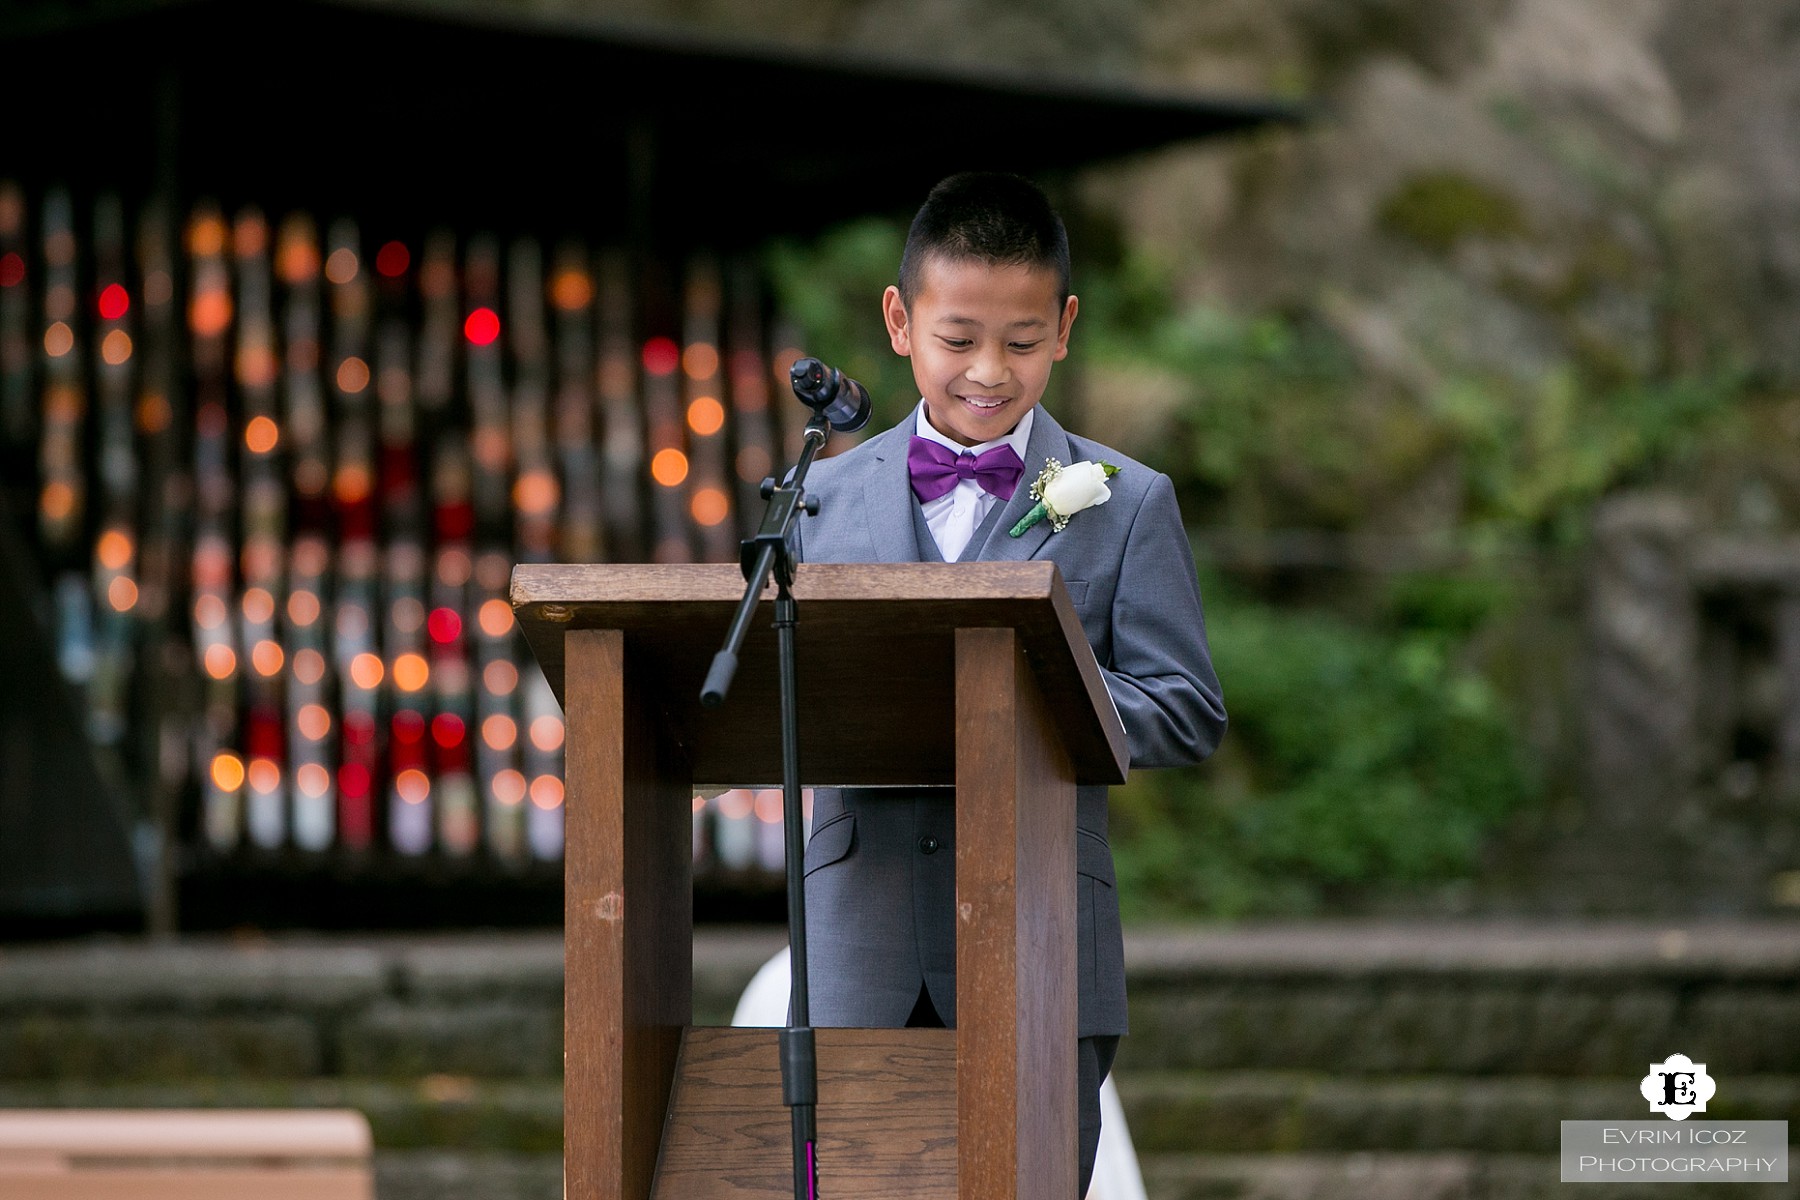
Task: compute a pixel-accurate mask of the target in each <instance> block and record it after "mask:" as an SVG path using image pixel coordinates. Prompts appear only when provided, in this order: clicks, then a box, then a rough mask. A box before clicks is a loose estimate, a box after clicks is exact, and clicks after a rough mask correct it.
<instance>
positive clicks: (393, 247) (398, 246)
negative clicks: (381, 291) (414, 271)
mask: <svg viewBox="0 0 1800 1200" xmlns="http://www.w3.org/2000/svg"><path fill="white" fill-rule="evenodd" d="M411 265H412V254H411V253H409V252H408V251H407V249H406V243H405V242H389V243H387V244H386V245H384V246H383V247H382V248H381V249H379V250H377V251H376V252H375V269H376V270H377V271H379V272H381V273H382V274H383V275H385V276H387V277H388V278H389V279H395V278H397V277H399V276H401V275H404V274H406V268H407V267H410V266H411Z"/></svg>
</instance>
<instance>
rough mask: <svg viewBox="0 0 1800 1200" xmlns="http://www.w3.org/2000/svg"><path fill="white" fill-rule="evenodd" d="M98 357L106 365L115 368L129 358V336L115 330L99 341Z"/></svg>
mask: <svg viewBox="0 0 1800 1200" xmlns="http://www.w3.org/2000/svg"><path fill="white" fill-rule="evenodd" d="M100 357H101V358H103V359H105V360H106V365H107V366H109V367H116V366H118V365H120V364H121V363H124V362H126V361H128V360H129V359H130V358H131V335H130V334H129V333H126V332H125V331H124V330H123V329H115V330H113V331H112V332H111V333H109V334H107V335H106V336H105V337H104V338H102V339H101V340H100Z"/></svg>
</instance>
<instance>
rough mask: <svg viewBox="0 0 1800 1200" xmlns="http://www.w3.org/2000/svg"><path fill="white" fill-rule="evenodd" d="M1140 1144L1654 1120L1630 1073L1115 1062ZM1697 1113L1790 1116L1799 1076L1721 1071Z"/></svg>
mask: <svg viewBox="0 0 1800 1200" xmlns="http://www.w3.org/2000/svg"><path fill="white" fill-rule="evenodd" d="M1117 1082H1118V1087H1119V1096H1120V1099H1121V1101H1122V1102H1123V1103H1124V1105H1125V1112H1126V1116H1127V1118H1128V1119H1129V1121H1130V1124H1131V1137H1132V1141H1133V1142H1134V1143H1135V1144H1136V1146H1137V1148H1138V1150H1139V1152H1140V1153H1145V1154H1151V1153H1165V1152H1166V1153H1189V1152H1201V1151H1204V1152H1208V1153H1216V1154H1246V1153H1294V1152H1300V1151H1307V1152H1344V1153H1351V1152H1357V1151H1415V1152H1427V1151H1463V1152H1472V1151H1480V1152H1482V1153H1486V1154H1494V1153H1524V1154H1554V1153H1555V1152H1556V1149H1557V1145H1558V1141H1559V1138H1560V1136H1561V1127H1560V1125H1559V1122H1561V1121H1580V1120H1591V1121H1599V1120H1634V1121H1646V1120H1656V1119H1660V1118H1657V1117H1656V1116H1655V1114H1652V1113H1650V1112H1649V1111H1648V1110H1647V1107H1646V1105H1645V1104H1644V1101H1643V1098H1642V1097H1641V1096H1639V1095H1638V1090H1637V1078H1636V1077H1633V1078H1630V1079H1610V1080H1587V1079H1583V1080H1570V1079H1556V1078H1544V1077H1509V1078H1485V1079H1471V1078H1466V1077H1454V1076H1416V1077H1402V1078H1394V1077H1364V1078H1356V1077H1349V1076H1341V1075H1313V1074H1301V1073H1296V1072H1258V1071H1223V1072H1211V1073H1186V1072H1174V1071H1120V1072H1119V1073H1118V1075H1117ZM1704 1119H1707V1120H1767V1121H1788V1122H1789V1123H1790V1127H1791V1128H1793V1129H1796V1130H1800V1076H1754V1075H1753V1076H1739V1077H1727V1078H1725V1079H1722V1080H1720V1082H1719V1091H1718V1094H1717V1095H1715V1096H1714V1097H1713V1100H1712V1102H1711V1103H1710V1104H1709V1105H1708V1106H1707V1111H1706V1113H1705V1115H1704Z"/></svg>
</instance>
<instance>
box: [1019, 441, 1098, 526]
mask: <svg viewBox="0 0 1800 1200" xmlns="http://www.w3.org/2000/svg"><path fill="white" fill-rule="evenodd" d="M1118 473H1119V468H1117V467H1115V466H1113V465H1112V464H1111V463H1097V462H1078V463H1070V464H1069V465H1068V466H1066V467H1065V466H1063V465H1062V464H1061V463H1059V462H1057V461H1056V460H1055V459H1054V458H1053V459H1051V460H1050V461H1049V462H1046V463H1045V464H1044V469H1043V470H1042V471H1040V472H1038V477H1037V482H1035V483H1033V484H1032V485H1031V498H1032V499H1033V500H1036V501H1037V503H1036V504H1034V505H1032V506H1031V511H1030V512H1028V513H1026V514H1025V515H1024V516H1023V517H1021V518H1020V519H1019V523H1018V524H1017V525H1014V526H1013V527H1012V530H1011V534H1012V536H1013V537H1019V536H1021V535H1023V534H1024V532H1025V531H1026V530H1027V529H1030V528H1031V527H1032V526H1033V525H1036V524H1037V523H1038V522H1039V521H1042V520H1043V519H1044V518H1045V517H1048V518H1050V528H1051V531H1052V532H1055V533H1061V532H1062V528H1063V526H1064V525H1067V524H1068V523H1069V518H1070V517H1072V516H1074V515H1075V514H1076V513H1078V512H1080V511H1081V510H1082V509H1084V508H1092V507H1094V505H1096V504H1105V503H1106V502H1107V501H1108V500H1111V499H1112V489H1111V488H1109V487H1107V486H1106V481H1107V480H1108V479H1111V478H1112V477H1113V476H1114V475H1117V474H1118Z"/></svg>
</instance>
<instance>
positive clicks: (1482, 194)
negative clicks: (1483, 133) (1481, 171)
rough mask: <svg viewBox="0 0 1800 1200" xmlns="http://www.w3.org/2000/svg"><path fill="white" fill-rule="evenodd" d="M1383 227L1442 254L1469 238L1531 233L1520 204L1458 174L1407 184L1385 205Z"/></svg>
mask: <svg viewBox="0 0 1800 1200" xmlns="http://www.w3.org/2000/svg"><path fill="white" fill-rule="evenodd" d="M1380 222H1381V226H1382V228H1383V229H1386V230H1388V231H1389V232H1391V233H1395V234H1398V235H1399V236H1401V237H1404V238H1408V239H1410V240H1412V241H1414V242H1417V243H1418V244H1419V245H1421V246H1424V247H1425V248H1426V249H1427V250H1432V251H1436V252H1437V253H1440V254H1442V253H1446V252H1448V251H1449V250H1450V249H1451V248H1452V247H1453V246H1455V245H1456V243H1457V242H1458V241H1460V240H1461V239H1463V238H1465V237H1490V238H1507V237H1519V236H1522V235H1524V234H1525V233H1526V232H1528V230H1529V225H1528V223H1527V222H1526V220H1525V214H1524V211H1523V210H1522V209H1521V208H1520V207H1519V203H1518V201H1517V200H1514V199H1513V198H1512V197H1511V196H1509V195H1507V194H1506V193H1505V192H1503V191H1501V190H1500V189H1498V188H1495V187H1491V186H1490V185H1488V184H1485V183H1482V182H1480V181H1479V180H1475V179H1471V178H1469V177H1468V176H1467V175H1460V174H1457V173H1455V172H1453V171H1440V172H1431V173H1429V174H1424V175H1415V176H1413V177H1412V178H1410V179H1408V180H1407V181H1406V182H1405V183H1403V184H1401V185H1400V186H1399V187H1398V188H1397V189H1395V191H1394V192H1393V194H1392V195H1390V196H1389V197H1388V198H1387V200H1386V201H1385V202H1384V203H1383V204H1382V206H1381V213H1380Z"/></svg>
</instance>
